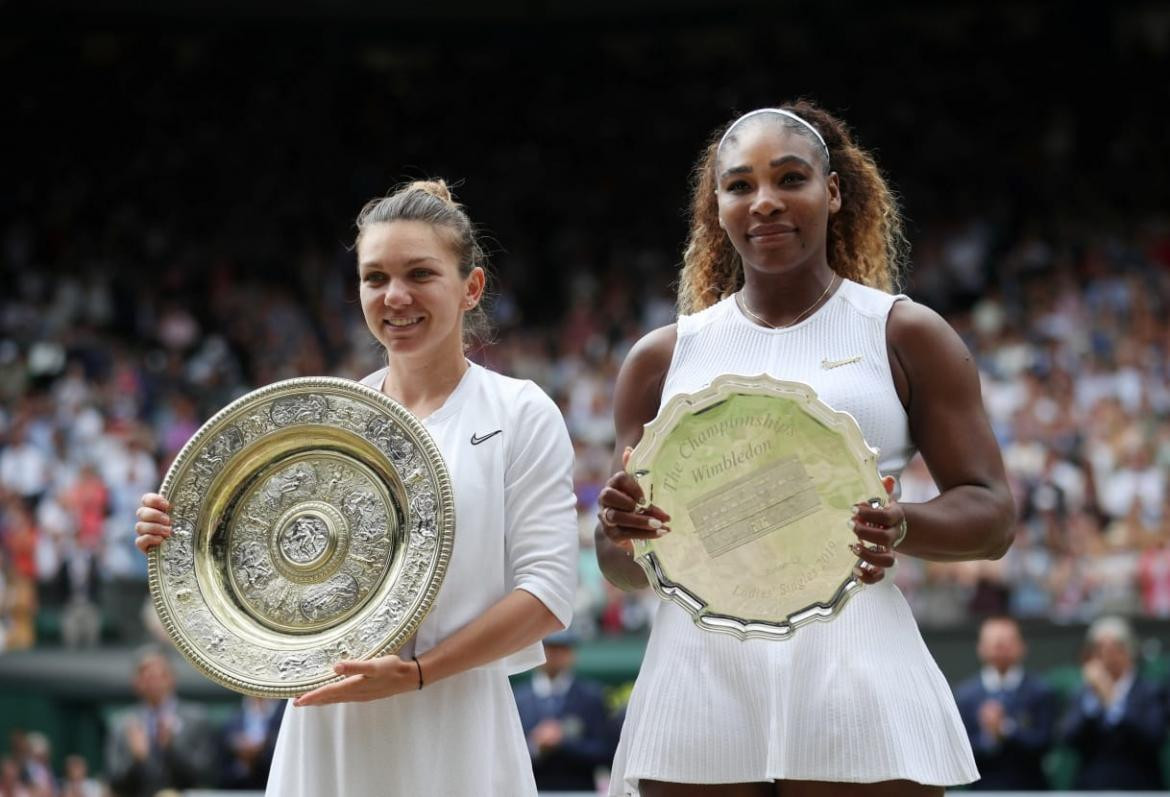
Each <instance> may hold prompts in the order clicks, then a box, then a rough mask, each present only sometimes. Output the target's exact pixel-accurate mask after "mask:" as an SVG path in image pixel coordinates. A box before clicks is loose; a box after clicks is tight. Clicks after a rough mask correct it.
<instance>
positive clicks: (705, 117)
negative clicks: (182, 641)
mask: <svg viewBox="0 0 1170 797" xmlns="http://www.w3.org/2000/svg"><path fill="white" fill-rule="evenodd" d="M1168 67H1170V6H1167V5H1166V4H1164V3H1134V4H1110V5H1108V6H1105V5H1099V6H1093V7H1087V8H1079V7H1078V8H1073V7H1071V6H1069V5H1056V4H1047V3H1020V4H995V3H991V4H986V3H957V4H947V5H939V4H931V3H905V4H900V5H898V6H892V5H883V4H864V3H847V2H838V3H811V2H794V3H767V4H765V3H754V2H723V3H719V2H702V1H701V0H690V1H689V2H687V1H680V0H675V2H662V1H660V0H626V2H621V3H619V2H612V0H605V1H604V2H595V3H590V4H583V5H567V4H557V3H548V2H535V1H533V2H506V3H491V4H481V3H473V2H467V1H466V0H458V1H457V2H446V3H441V4H426V5H421V4H419V5H415V4H412V5H405V4H395V5H386V6H385V7H378V8H374V7H373V4H368V3H363V2H358V0H346V1H345V2H340V3H328V4H326V3H301V4H284V3H276V2H252V3H248V4H230V3H222V2H218V3H217V2H212V3H207V2H202V3H197V2H193V1H187V0H162V1H161V2H158V3H155V4H153V7H152V8H150V9H149V10H146V9H143V8H141V7H139V4H136V3H131V2H120V1H117V0H115V1H114V2H108V3H104V4H102V8H101V9H98V8H97V7H96V6H94V5H93V4H85V3H80V2H54V1H52V0H50V1H48V2H41V3H32V2H29V3H22V2H11V0H9V2H0V89H2V91H0V97H3V98H4V99H3V101H2V102H3V107H4V114H3V119H4V126H3V128H4V141H5V143H4V145H3V147H2V148H0V174H2V175H3V180H2V188H0V482H2V486H0V504H2V507H3V511H2V513H0V542H2V545H0V573H2V575H0V612H2V614H0V633H2V635H3V638H4V642H3V643H0V649H2V651H3V652H0V733H4V734H7V732H8V731H10V730H12V729H14V728H24V729H30V730H41V731H44V732H46V733H47V734H48V735H49V737H50V738H51V740H52V743H53V756H54V761H55V762H56V764H57V765H58V766H59V765H60V761H61V759H62V758H63V756H64V755H65V754H66V753H68V752H71V751H78V752H81V753H83V754H84V755H86V757H87V758H88V759H89V763H90V766H91V768H92V769H93V770H95V771H97V772H100V769H101V740H102V735H103V732H104V731H103V722H104V721H105V719H106V718H108V716H109V714H110V713H111V711H113V710H114V709H115V708H116V707H117V706H118V705H121V704H125V703H126V702H127V701H129V700H130V699H131V693H130V690H129V677H130V667H131V661H132V650H133V649H134V647H135V646H136V645H137V644H138V643H140V642H141V641H142V640H144V639H147V638H149V635H150V631H149V630H148V628H147V621H145V620H144V619H143V613H142V612H141V607H142V605H143V600H144V597H145V584H144V576H145V569H144V565H143V562H142V561H141V559H140V558H139V557H138V556H137V555H136V554H135V553H134V551H133V549H132V522H133V520H132V514H133V507H134V506H135V505H136V504H137V499H138V496H139V495H140V494H141V492H142V491H143V490H144V489H148V488H152V487H154V486H156V485H157V482H158V480H159V479H160V478H161V473H162V472H163V471H164V470H165V468H166V466H167V464H168V462H169V460H170V458H171V457H173V456H174V454H175V453H176V452H177V450H178V448H180V447H181V446H182V444H183V442H184V441H185V440H186V438H187V437H188V436H189V435H190V434H191V433H192V432H193V431H194V429H196V428H197V427H198V425H199V423H200V422H201V421H202V420H203V419H205V418H206V417H208V416H209V415H210V414H212V413H213V412H214V411H215V410H217V409H218V408H220V407H221V406H223V405H224V404H226V403H227V402H228V401H229V400H231V399H232V398H234V397H235V396H237V395H239V394H241V393H242V392H244V391H246V390H248V389H250V388H253V387H256V386H259V385H263V384H266V383H269V382H271V381H274V380H277V379H281V378H286V377H292V376H297V375H307V374H322V373H328V374H335V375H343V376H354V377H356V376H360V375H362V374H364V373H367V372H368V371H369V370H371V369H372V367H373V365H374V363H375V362H376V358H377V350H376V349H375V347H374V345H373V344H372V342H371V341H370V340H369V338H368V334H367V333H366V331H365V329H364V325H363V324H362V321H361V314H360V311H359V309H358V307H357V306H356V305H355V303H354V295H355V286H356V281H355V280H354V279H353V270H352V269H353V259H352V254H351V253H350V252H349V251H348V245H349V244H350V243H351V241H352V237H353V227H352V220H353V217H354V215H355V214H356V211H357V209H358V208H359V207H360V206H361V205H362V203H363V202H364V201H365V200H366V199H368V198H370V197H371V196H375V195H378V194H381V193H384V192H385V191H386V190H387V189H388V188H390V187H391V186H392V185H394V184H395V183H397V182H399V181H401V180H402V179H404V178H405V179H410V178H414V177H420V176H432V175H434V176H443V177H445V178H447V179H448V180H455V181H461V183H460V184H459V185H458V188H457V193H458V195H459V198H460V199H461V200H463V201H464V202H465V203H466V204H467V206H468V209H469V211H470V213H471V216H472V218H473V219H474V220H475V221H477V222H478V223H479V224H480V225H482V227H483V228H484V230H485V231H486V232H488V233H489V235H490V240H491V242H492V249H493V272H494V276H495V285H494V294H495V295H494V301H493V305H492V308H493V309H492V313H493V317H494V320H495V324H496V328H497V334H496V342H495V344H494V345H492V346H490V347H488V348H486V349H483V350H480V351H478V352H477V353H476V354H475V355H474V356H475V357H476V358H477V359H479V360H481V361H484V362H487V363H489V364H491V365H492V366H493V367H496V368H498V369H500V370H503V371H505V372H508V373H512V374H514V375H518V376H523V377H528V378H532V379H534V380H535V381H537V382H538V383H539V384H541V385H542V386H543V387H544V388H545V390H547V391H548V392H549V393H550V394H551V395H553V396H554V397H555V398H556V400H557V401H558V403H559V404H560V406H561V407H562V409H563V410H564V412H565V416H566V419H567V421H568V423H569V426H570V430H571V432H572V434H573V437H574V441H575V444H576V446H577V450H578V454H579V458H578V473H577V492H578V497H579V499H580V512H581V518H582V524H581V527H582V543H583V550H582V557H581V575H582V588H581V594H580V596H579V601H578V603H579V607H578V621H577V622H576V625H575V628H576V630H577V631H578V633H580V634H581V636H582V637H584V638H585V639H586V642H585V643H584V644H583V646H582V648H581V652H580V653H581V656H580V658H581V667H582V669H583V670H585V671H586V672H587V673H590V674H592V675H595V676H596V677H599V678H601V679H602V680H604V681H606V682H607V683H608V684H610V685H612V686H613V687H614V688H613V693H612V694H613V699H614V701H615V704H616V703H620V700H621V698H622V695H623V690H624V686H623V685H624V684H628V682H629V680H630V679H631V678H632V676H633V674H634V672H635V671H636V667H637V662H638V658H639V655H640V650H641V643H642V640H643V639H644V636H645V633H646V623H647V615H648V612H647V609H648V606H649V599H647V598H646V597H645V596H623V595H619V594H617V593H615V592H614V591H612V590H610V589H608V588H607V587H606V586H605V584H604V582H603V580H602V579H601V578H600V575H599V574H598V572H597V570H596V566H595V565H594V564H593V562H592V552H591V550H589V548H588V546H589V544H590V535H591V528H592V517H593V513H594V511H595V508H594V501H595V498H596V494H597V491H598V489H599V486H600V483H601V482H602V481H603V480H604V478H605V476H606V475H607V474H606V471H607V469H608V461H609V455H610V446H611V443H612V424H611V416H610V404H609V400H610V396H611V393H612V383H613V378H614V376H615V374H616V370H617V368H618V366H619V365H620V363H621V360H622V357H623V356H624V353H625V352H626V350H627V349H628V347H629V346H630V344H631V343H632V342H633V341H634V340H636V339H637V337H638V336H639V335H640V334H641V333H642V332H644V331H645V330H647V329H650V328H653V327H654V326H657V325H659V324H662V323H665V322H667V321H669V320H670V318H671V314H672V312H673V311H672V293H671V287H672V282H673V280H674V278H675V274H676V268H677V264H678V262H679V259H680V251H681V244H682V240H683V237H684V235H685V229H686V227H685V214H684V209H685V205H686V199H687V188H688V174H689V170H690V168H691V165H692V162H693V160H694V158H695V157H696V155H697V153H698V151H699V148H700V146H701V144H702V143H703V142H704V141H705V139H706V136H707V135H708V134H709V133H710V131H711V130H712V129H713V128H714V127H715V126H717V125H718V124H720V123H722V122H724V121H726V120H727V119H728V118H730V117H731V116H732V115H733V114H734V113H736V112H737V111H742V110H746V109H750V108H753V107H757V106H759V105H764V104H772V103H775V102H777V101H779V100H783V99H788V98H794V97H797V96H807V97H810V98H814V99H816V100H817V101H819V102H820V103H822V104H824V105H825V106H827V107H828V108H830V109H833V110H835V111H839V112H840V113H841V114H842V115H843V116H844V117H845V118H846V119H847V120H848V121H849V122H850V123H851V124H852V126H853V127H854V129H855V131H856V133H857V134H858V137H859V138H860V140H861V142H862V143H863V144H864V145H865V146H867V147H869V148H871V149H873V150H875V151H876V153H877V158H878V162H879V164H880V165H881V166H882V167H883V169H884V170H885V171H886V173H887V174H888V176H889V177H890V178H891V180H892V182H893V184H894V186H895V187H896V188H897V189H898V191H899V192H900V194H901V195H902V198H903V202H904V206H905V209H906V213H907V216H908V219H909V232H910V238H911V241H912V244H913V257H912V270H911V272H910V274H909V276H908V279H907V283H906V290H907V292H909V293H910V294H911V295H912V296H914V297H915V298H917V299H918V300H920V301H923V302H925V303H927V304H929V305H930V306H932V307H934V308H936V309H938V310H939V311H940V312H943V313H944V314H945V315H946V316H947V318H948V319H949V320H950V321H951V323H952V324H954V326H955V327H956V328H957V329H958V330H959V331H960V332H961V333H962V334H963V335H964V337H965V339H966V340H967V342H968V344H969V345H970V346H971V348H972V350H973V351H974V352H975V353H976V355H977V357H978V360H979V364H980V367H981V371H982V373H983V379H984V393H985V399H986V402H987V405H988V409H989V412H990V414H991V417H992V420H993V423H994V425H995V429H996V432H997V435H998V437H999V439H1000V442H1001V445H1002V446H1003V450H1004V454H1005V458H1006V460H1007V462H1008V466H1009V470H1010V473H1011V477H1012V481H1013V489H1014V490H1015V492H1016V496H1017V503H1018V505H1019V508H1020V524H1021V525H1020V530H1019V533H1018V534H1017V544H1016V546H1015V548H1014V549H1013V551H1012V552H1011V553H1009V555H1008V556H1007V557H1006V558H1005V559H1004V560H1003V561H1001V562H996V563H980V564H968V565H955V566H934V565H931V566H922V565H921V563H917V562H907V563H905V564H904V565H903V566H902V567H900V568H899V570H898V575H897V578H898V581H899V584H900V586H901V587H902V588H903V590H904V591H905V592H906V594H907V596H908V597H909V599H910V601H911V603H912V605H913V607H914V609H915V611H916V614H917V615H918V617H919V621H920V623H921V625H922V627H923V630H924V634H925V636H926V637H927V640H928V643H929V644H930V646H931V648H932V650H933V652H934V653H935V655H936V657H937V658H938V659H939V662H940V664H941V665H942V667H943V669H944V671H945V672H946V674H947V675H948V677H949V678H950V679H951V680H952V681H953V682H955V681H957V680H958V679H960V678H962V677H965V676H966V675H969V674H971V673H972V672H974V671H975V669H976V667H977V663H976V660H975V658H974V654H973V643H974V635H975V628H976V623H977V620H978V618H979V617H980V616H983V615H985V614H988V613H993V612H999V611H1007V612H1010V613H1012V614H1015V615H1016V616H1018V617H1020V618H1021V619H1022V620H1023V621H1024V623H1025V631H1026V635H1027V637H1028V640H1029V643H1030V645H1031V647H1032V656H1031V659H1030V661H1031V665H1032V666H1033V667H1034V668H1036V669H1039V670H1041V671H1042V672H1045V673H1047V674H1048V675H1049V676H1050V678H1051V679H1052V680H1053V682H1054V683H1056V684H1058V685H1059V686H1060V687H1061V688H1062V689H1063V690H1064V692H1065V693H1070V692H1071V691H1072V690H1073V689H1075V688H1076V686H1077V682H1078V678H1079V674H1078V667H1077V662H1078V651H1079V646H1080V643H1081V639H1082V637H1083V632H1084V627H1085V623H1086V622H1087V621H1089V620H1091V619H1092V618H1094V617H1096V616H1098V615H1100V614H1102V613H1104V612H1120V613H1122V614H1125V615H1128V616H1130V617H1133V618H1135V620H1136V622H1137V627H1138V629H1139V631H1140V633H1141V635H1142V638H1143V640H1144V644H1143V657H1144V662H1145V666H1146V668H1147V671H1148V672H1151V673H1152V674H1154V676H1155V677H1158V678H1161V679H1163V681H1165V679H1166V677H1167V675H1168V674H1170V663H1168V661H1170V660H1168V659H1167V653H1166V650H1167V645H1170V624H1167V623H1166V618H1167V617H1170V492H1168V491H1167V474H1168V472H1170V325H1168V323H1167V320H1166V318H1167V312H1166V311H1167V307H1166V305H1167V301H1168V299H1170V210H1168V209H1170V179H1168V178H1170V155H1168V151H1170V150H1168V148H1167V145H1166V141H1167V136H1166V134H1167V130H1166V128H1167V125H1166V121H1167V120H1166V115H1167V114H1166V110H1165V109H1166V107H1167V104H1168V101H1170V81H1167V80H1166V75H1167V74H1170V70H1168ZM5 459H7V460H8V462H9V463H10V464H9V466H8V467H9V470H8V471H7V473H12V474H18V475H14V476H12V477H11V478H9V477H8V476H5V475H4V472H3V467H4V460H5ZM37 473H42V474H43V476H42V477H37V476H36V475H35V474H37ZM30 474H33V475H30ZM904 489H905V490H906V492H907V498H908V499H910V500H912V499H913V498H914V497H921V496H926V495H929V490H930V489H931V487H930V482H929V476H928V475H927V474H925V473H924V471H923V469H922V468H920V467H919V468H915V469H912V470H911V471H909V472H908V473H907V476H906V483H905V486H904ZM91 562H92V570H91V571H89V570H87V572H91V574H92V576H91V577H89V578H88V580H86V579H82V581H83V582H84V583H83V584H82V586H81V587H78V586H77V583H76V582H77V580H76V579H73V580H70V578H68V577H66V576H65V575H64V574H65V573H67V572H68V571H69V569H70V568H73V569H75V570H76V569H78V568H80V569H82V570H85V569H87V568H89V567H91V565H90V563H91ZM79 563H80V564H79ZM81 600H84V601H88V602H89V603H91V604H92V605H93V606H95V607H96V608H97V609H98V618H99V623H100V627H99V636H100V640H99V644H98V645H97V646H96V647H88V648H85V649H82V650H76V651H67V650H66V648H65V647H64V643H65V641H66V637H68V636H69V632H68V631H67V630H66V629H67V628H68V625H67V623H65V622H63V618H64V617H65V615H66V610H67V608H68V607H69V606H71V605H73V604H72V601H81ZM182 683H183V691H184V694H187V695H192V696H197V697H199V698H200V699H204V700H206V701H209V703H210V704H212V705H216V706H220V707H225V706H229V705H231V703H232V701H233V698H232V696H230V695H228V694H226V693H223V692H221V691H219V690H217V689H215V688H213V687H210V686H209V685H207V684H206V683H205V682H202V681H201V680H200V679H199V678H198V677H197V676H194V675H193V674H192V673H185V674H184V677H183V679H182ZM5 745H6V742H5V741H3V740H0V753H2V752H3V751H5V749H6V748H5ZM1051 763H1052V770H1051V771H1052V774H1053V777H1054V782H1056V783H1057V784H1058V785H1066V784H1067V782H1068V777H1069V773H1070V772H1071V767H1072V766H1073V765H1074V764H1073V762H1071V761H1070V760H1068V757H1067V756H1066V755H1063V754H1062V753H1061V751H1056V752H1055V753H1054V754H1053V756H1052V762H1051Z"/></svg>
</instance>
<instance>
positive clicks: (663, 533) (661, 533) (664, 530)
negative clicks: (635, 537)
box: [654, 526, 670, 537]
mask: <svg viewBox="0 0 1170 797" xmlns="http://www.w3.org/2000/svg"><path fill="white" fill-rule="evenodd" d="M667 534H670V527H669V526H663V527H662V528H660V529H659V530H658V533H657V534H655V535H654V536H655V537H665V536H666V535H667Z"/></svg>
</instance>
